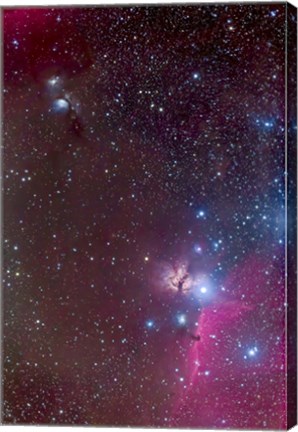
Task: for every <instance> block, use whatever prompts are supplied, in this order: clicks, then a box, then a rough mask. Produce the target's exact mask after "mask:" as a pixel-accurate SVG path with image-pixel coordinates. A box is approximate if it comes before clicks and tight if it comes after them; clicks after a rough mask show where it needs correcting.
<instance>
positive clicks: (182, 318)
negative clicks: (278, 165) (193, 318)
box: [177, 314, 186, 325]
mask: <svg viewBox="0 0 298 432" xmlns="http://www.w3.org/2000/svg"><path fill="white" fill-rule="evenodd" d="M177 321H178V323H179V324H180V325H185V324H186V316H185V315H184V314H181V315H178V316H177Z"/></svg>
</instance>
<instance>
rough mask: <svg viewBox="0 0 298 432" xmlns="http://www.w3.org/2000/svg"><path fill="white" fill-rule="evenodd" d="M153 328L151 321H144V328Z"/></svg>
mask: <svg viewBox="0 0 298 432" xmlns="http://www.w3.org/2000/svg"><path fill="white" fill-rule="evenodd" d="M153 326H154V321H153V320H148V321H146V327H148V328H152V327H153Z"/></svg>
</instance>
